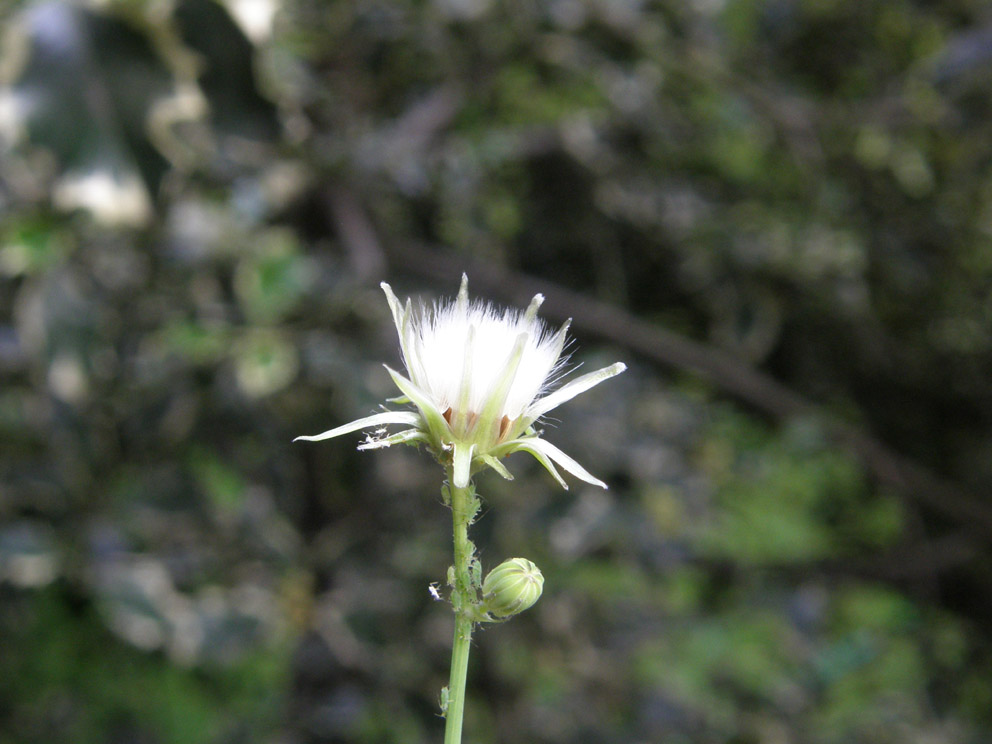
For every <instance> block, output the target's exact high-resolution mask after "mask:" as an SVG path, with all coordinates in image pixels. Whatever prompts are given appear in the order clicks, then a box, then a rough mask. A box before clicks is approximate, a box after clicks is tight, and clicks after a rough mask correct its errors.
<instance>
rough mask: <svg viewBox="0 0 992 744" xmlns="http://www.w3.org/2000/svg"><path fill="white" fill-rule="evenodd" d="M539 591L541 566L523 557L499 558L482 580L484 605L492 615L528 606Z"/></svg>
mask: <svg viewBox="0 0 992 744" xmlns="http://www.w3.org/2000/svg"><path fill="white" fill-rule="evenodd" d="M542 591H544V576H543V575H541V569H539V568H538V567H537V566H535V565H534V563H533V562H531V561H529V560H527V559H526V558H510V559H509V560H507V561H503V562H502V563H500V564H499V565H498V566H496V568H494V569H493V570H492V571H490V572H489V575H488V576H486V580H485V581H483V582H482V596H483V600H484V601H485V608H486V610H487V611H488V612H490V613H492V614H493V615H495V616H496V617H510V616H512V615H517V614H519V613H521V612H523V611H524V610H526V609H527V608H529V607H532V606H533V605H534V603H535V602H537V600H538V599H540V597H541V592H542Z"/></svg>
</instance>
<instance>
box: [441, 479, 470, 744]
mask: <svg viewBox="0 0 992 744" xmlns="http://www.w3.org/2000/svg"><path fill="white" fill-rule="evenodd" d="M448 493H449V496H450V498H451V519H452V525H453V527H454V533H455V538H454V542H455V566H454V567H455V571H454V573H455V585H454V586H453V587H452V591H451V604H452V606H453V607H454V610H455V637H454V640H453V641H452V647H451V678H450V680H449V681H448V704H447V705H448V707H447V710H446V712H445V719H446V723H445V728H444V744H461V740H462V719H463V717H464V713H465V689H466V679H467V676H468V654H469V650H470V648H471V643H472V624H473V620H472V618H473V612H474V610H475V603H476V601H477V599H478V594H477V592H476V589H475V587H474V586H473V583H472V574H471V568H470V566H471V563H472V557H473V554H474V552H475V546H474V545H473V544H472V543H471V541H470V540H469V539H468V526H469V524H470V523H471V521H472V519H473V517H474V516H475V512H476V510H477V509H478V502H477V501H476V499H475V488H474V486H473V485H472V484H471V483H470V484H469V485H468V486H467V487H465V488H456V487H455V485H454V478H453V473H452V472H451V469H450V468H449V469H448Z"/></svg>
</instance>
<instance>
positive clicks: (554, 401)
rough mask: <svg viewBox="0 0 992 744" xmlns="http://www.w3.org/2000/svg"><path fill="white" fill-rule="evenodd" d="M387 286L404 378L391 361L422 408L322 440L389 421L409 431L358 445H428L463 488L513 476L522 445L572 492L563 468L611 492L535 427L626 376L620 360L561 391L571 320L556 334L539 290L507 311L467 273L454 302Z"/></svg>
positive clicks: (407, 396)
mask: <svg viewBox="0 0 992 744" xmlns="http://www.w3.org/2000/svg"><path fill="white" fill-rule="evenodd" d="M381 286H382V289H383V291H384V292H385V293H386V300H387V301H388V302H389V308H390V310H391V311H392V314H393V321H394V323H395V324H396V331H397V333H398V335H399V340H400V349H401V351H402V354H403V362H404V365H405V366H406V371H407V374H406V375H402V374H400V373H399V372H397V371H396V370H393V369H390V368H389V367H388V366H387V367H386V369H387V371H388V372H389V374H390V376H391V377H392V379H393V382H394V383H395V384H396V387H398V388H399V389H400V391H401V392H402V393H403V396H402V397H401V398H399V399H397V400H396V401H395V402H399V403H409V404H413V406H415V407H416V411H409V410H407V411H384V412H382V413H377V414H375V415H372V416H368V417H366V418H362V419H358V420H356V421H352V422H351V423H349V424H345V425H343V426H339V427H337V428H335V429H331V430H329V431H325V432H324V433H322V434H317V435H315V436H305V437H297V439H299V440H304V441H320V440H323V439H329V438H331V437H336V436H339V435H341V434H347V433H349V432H352V431H358V430H361V429H380V428H382V427H385V426H387V425H391V424H401V425H405V426H407V427H409V428H406V429H403V430H401V431H399V432H397V433H395V434H392V435H389V436H385V435H383V436H377V437H373V436H369V437H367V438H366V441H365V442H364V443H363V444H361V445H360V446H359V449H375V448H378V447H389V446H391V445H393V444H425V445H427V447H428V448H430V450H431V451H432V452H433V453H434V456H435V457H436V458H437V459H438V460H440V461H441V462H444V463H446V464H450V465H451V466H452V472H453V479H454V485H455V486H456V487H459V488H461V487H464V486H465V485H467V484H468V481H469V478H470V477H471V475H472V473H474V472H476V471H478V470H480V469H482V468H484V467H491V468H492V469H493V470H495V471H496V472H497V473H499V474H500V475H501V476H503V477H504V478H508V479H510V478H512V477H513V476H512V475H511V474H510V471H509V470H507V469H506V467H505V466H504V465H503V464H502V463H501V462H500V459H501V458H503V457H506V456H507V455H509V454H511V453H513V452H516V451H518V450H522V451H524V452H528V453H530V454H531V455H533V456H534V458H536V459H537V461H538V462H540V463H541V464H542V465H543V466H544V467H545V468H547V470H548V472H550V473H551V474H552V475H553V476H554V477H555V479H556V480H557V481H558V482H559V483H560V484H561V485H562V487H563V488H568V486H567V485H566V484H565V481H564V480H563V479H562V477H561V476H560V475H559V474H558V470H557V469H556V467H555V465H556V464H557V465H559V466H561V467H562V468H564V469H565V470H566V471H567V472H569V473H571V474H572V475H574V476H575V477H577V478H580V479H581V480H584V481H586V482H587V483H592V484H593V485H597V486H601V487H602V488H606V484H605V483H603V481H601V480H599V479H598V478H595V477H593V476H592V475H590V474H589V473H588V472H587V471H586V470H585V468H583V467H582V466H581V465H579V464H578V463H577V462H576V461H575V460H573V459H572V458H571V457H569V456H568V455H566V454H565V453H564V452H562V451H561V450H560V449H558V448H557V447H555V446H554V445H553V444H551V443H549V442H546V441H545V440H543V439H541V438H540V436H539V434H538V432H537V431H536V430H535V429H534V424H535V422H536V421H537V420H538V419H539V418H540V417H541V416H543V415H545V414H546V413H548V412H549V411H551V410H552V409H554V408H556V407H558V406H559V405H561V404H562V403H565V402H566V401H568V400H571V399H572V398H574V397H575V396H576V395H578V394H579V393H582V392H585V391H586V390H588V389H589V388H591V387H593V386H594V385H597V384H599V383H600V382H602V381H603V380H605V379H607V378H609V377H613V376H614V375H617V374H620V373H621V372H623V371H624V370H625V369H626V365H624V364H622V363H620V362H618V363H616V364H612V365H610V366H609V367H605V368H603V369H600V370H598V371H596V372H590V373H588V374H585V375H582V376H581V377H578V378H576V379H574V380H572V381H570V382H568V383H566V384H565V385H562V386H561V387H559V388H558V389H556V390H554V391H549V390H548V388H549V385H550V384H551V383H552V381H553V380H554V379H555V378H556V376H558V375H559V374H560V373H561V370H562V366H563V364H564V362H565V358H564V357H562V350H563V349H564V347H565V342H566V339H567V333H568V325H569V324H568V322H566V323H565V324H564V325H563V326H562V327H561V328H560V329H559V330H558V331H556V332H551V331H549V330H548V328H547V326H545V325H544V323H543V322H542V321H541V320H539V319H538V317H537V311H538V309H539V308H540V306H541V303H542V302H543V301H544V297H543V296H542V295H536V296H535V297H534V299H533V300H532V301H531V303H530V305H529V306H528V307H527V309H526V310H525V311H523V312H520V311H517V310H513V309H507V310H500V309H497V308H495V307H494V306H492V305H490V304H488V303H480V302H470V301H469V298H468V277H466V276H464V275H463V276H462V284H461V288H460V289H459V292H458V296H457V298H456V299H455V300H454V301H453V302H447V303H438V304H435V305H433V306H431V307H424V306H421V307H418V308H416V309H415V308H414V307H413V303H412V302H411V301H410V300H409V299H408V300H407V301H406V303H405V304H404V303H401V302H400V301H399V299H398V298H397V297H396V295H395V294H393V290H392V288H390V286H389V285H388V284H386V283H385V282H383V283H382V285H381Z"/></svg>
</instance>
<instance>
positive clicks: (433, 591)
mask: <svg viewBox="0 0 992 744" xmlns="http://www.w3.org/2000/svg"><path fill="white" fill-rule="evenodd" d="M427 591H429V592H430V593H431V597H433V598H434V601H435V602H440V601H441V594H440V592H438V590H437V582H436V581H432V582H431V583H430V584H428V585H427ZM445 691H447V688H445Z"/></svg>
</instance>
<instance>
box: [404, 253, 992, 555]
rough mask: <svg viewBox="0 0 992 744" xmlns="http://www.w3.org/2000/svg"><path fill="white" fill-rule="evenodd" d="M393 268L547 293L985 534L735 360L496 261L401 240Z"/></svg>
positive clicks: (990, 514) (971, 512)
mask: <svg viewBox="0 0 992 744" xmlns="http://www.w3.org/2000/svg"><path fill="white" fill-rule="evenodd" d="M387 255H388V258H389V259H390V261H391V262H392V263H393V264H395V265H396V266H397V267H400V268H402V269H403V270H404V271H408V272H410V273H411V274H415V275H418V276H422V277H426V278H429V279H431V280H436V281H439V282H444V283H449V284H457V282H458V278H459V277H460V276H461V273H462V272H463V271H465V272H467V273H468V274H469V276H470V277H471V281H472V284H473V286H475V287H476V288H477V289H481V290H482V291H483V292H485V293H486V294H488V295H491V296H494V297H498V298H500V299H502V300H503V301H505V302H507V303H509V304H517V305H519V304H526V302H527V300H528V299H529V298H530V297H532V296H533V295H535V294H537V293H538V292H540V293H543V294H544V296H545V297H546V298H547V301H546V303H545V305H544V311H545V315H546V316H548V317H552V318H555V319H556V320H559V321H560V320H563V319H564V318H566V317H571V318H572V320H573V324H572V327H573V328H574V329H576V330H581V331H583V332H584V333H586V334H590V335H594V336H598V337H600V338H602V339H604V340H607V341H609V342H611V343H614V344H619V345H622V346H625V347H627V348H628V349H630V350H631V351H633V352H635V353H637V354H639V355H641V356H642V357H644V358H645V359H649V360H650V361H652V362H656V363H658V364H661V365H664V366H666V367H671V368H674V369H679V370H683V371H687V372H691V373H692V374H695V375H698V376H699V377H702V378H704V379H706V380H707V381H709V382H710V383H711V384H713V385H714V386H715V387H716V388H718V389H719V390H721V391H723V392H725V393H728V394H730V395H732V396H734V397H736V398H738V399H739V400H741V401H743V402H745V403H747V404H748V405H750V406H753V407H754V408H755V409H757V410H759V411H761V412H762V413H765V414H767V415H769V416H772V417H773V418H775V419H787V418H792V417H796V416H815V417H816V418H817V420H819V421H821V422H823V423H824V424H825V427H826V430H827V432H828V434H829V436H830V437H831V439H833V440H834V441H836V442H837V443H838V444H840V445H841V446H843V447H844V448H845V449H847V450H848V451H850V452H851V453H852V454H853V455H855V456H856V457H857V458H858V459H859V460H860V461H861V462H862V463H863V464H864V466H865V467H866V468H867V469H868V470H869V471H870V472H871V473H872V475H873V476H874V477H875V478H876V479H877V480H878V482H880V483H884V484H885V485H888V486H891V487H893V488H895V489H897V490H898V491H899V492H901V493H903V494H906V495H908V496H910V497H912V498H913V499H914V500H916V501H917V502H918V503H920V504H923V505H925V506H926V507H927V508H929V509H930V510H932V512H933V513H935V514H940V515H942V516H943V517H945V518H947V519H950V520H953V521H954V522H955V523H958V524H960V525H961V526H962V527H963V528H964V529H967V530H968V531H970V532H971V533H973V534H974V535H976V536H978V537H980V538H982V539H988V538H989V537H990V536H992V508H990V506H989V505H988V504H986V503H985V502H983V501H982V500H981V499H979V498H978V497H977V496H975V495H974V494H972V493H970V492H968V491H967V490H966V489H964V488H963V487H962V486H960V485H958V484H956V483H954V482H952V481H949V480H947V479H945V478H942V477H941V476H939V475H937V474H936V473H934V472H932V471H931V470H929V469H928V468H926V467H925V466H923V465H921V464H919V463H917V462H915V461H913V460H911V459H910V458H908V457H906V456H905V455H903V454H901V453H899V452H896V451H895V450H893V449H891V448H890V447H889V446H888V445H886V444H884V443H882V442H880V441H878V440H877V439H875V438H873V437H871V436H870V435H868V434H866V433H865V432H863V431H860V430H859V429H857V428H856V427H854V426H852V425H850V424H847V423H845V422H843V421H840V420H838V419H837V418H836V417H834V416H832V415H830V414H828V413H826V412H825V411H824V410H823V409H822V408H821V407H819V406H817V405H816V404H814V403H813V402H812V401H809V400H808V399H806V398H805V397H803V396H802V395H800V394H799V393H797V392H795V391H794V390H791V389H790V388H788V387H786V386H784V385H782V384H781V383H779V382H777V381H776V380H775V379H773V378H772V377H770V376H769V375H766V374H764V373H763V372H760V371H758V370H756V369H754V368H753V367H750V366H749V365H747V364H746V363H744V362H742V361H741V360H739V359H737V358H736V357H734V356H732V355H730V354H727V353H726V352H723V351H721V350H719V349H715V348H713V347H711V346H707V345H705V344H701V343H699V342H698V341H693V340H691V339H688V338H686V337H684V336H681V335H679V334H677V333H673V332H671V331H668V330H666V329H664V328H661V327H660V326H658V325H656V324H654V323H650V322H648V321H646V320H643V319H641V318H638V317H637V316H635V315H632V314H631V313H629V312H627V311H626V310H624V309H623V308H620V307H616V306H614V305H610V304H607V303H605V302H600V301H598V300H595V299H593V298H591V297H587V296H585V295H583V294H581V293H578V292H574V291H572V290H570V289H566V288H565V287H561V286H558V285H555V284H553V283H551V282H549V281H547V280H546V279H543V278H542V279H536V278H533V277H530V276H526V275H524V274H520V273H517V272H513V271H510V270H508V269H506V268H504V267H501V266H495V265H492V264H489V263H484V262H479V261H474V260H471V259H469V258H467V257H455V256H452V255H451V254H447V253H442V252H440V251H438V250H434V249H431V248H426V247H423V246H416V245H404V246H403V248H401V249H400V248H397V249H393V250H388V251H387Z"/></svg>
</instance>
